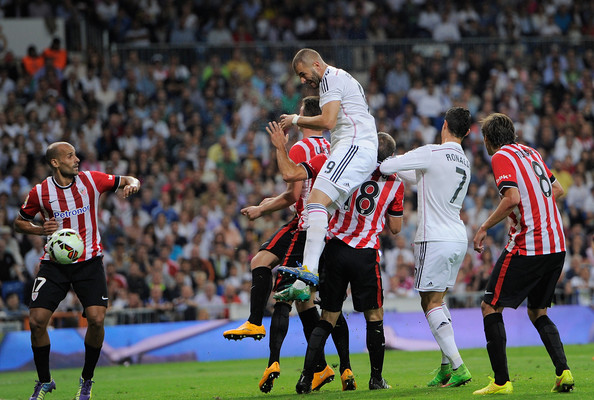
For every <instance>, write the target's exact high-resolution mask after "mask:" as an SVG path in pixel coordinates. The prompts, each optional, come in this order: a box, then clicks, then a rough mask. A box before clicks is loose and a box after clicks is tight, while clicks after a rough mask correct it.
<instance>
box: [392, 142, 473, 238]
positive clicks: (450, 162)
mask: <svg viewBox="0 0 594 400" xmlns="http://www.w3.org/2000/svg"><path fill="white" fill-rule="evenodd" d="M407 170H415V172H416V180H417V186H418V188H417V199H418V210H417V212H418V219H419V226H418V227H417V234H416V236H415V242H416V243H418V242H428V241H446V242H465V243H468V237H467V236H466V227H465V226H464V223H463V222H462V220H461V219H460V209H461V208H462V202H463V201H464V197H465V196H466V191H467V190H468V184H469V182H470V162H469V161H468V158H466V155H465V154H464V151H462V146H460V145H459V144H458V143H455V142H446V143H444V144H440V145H438V144H428V145H425V146H422V147H419V148H417V149H415V150H412V151H409V152H408V153H406V154H404V155H401V156H397V157H393V158H389V159H387V160H386V161H384V162H383V163H382V164H381V166H380V171H381V172H382V173H384V174H392V173H394V172H400V171H407Z"/></svg>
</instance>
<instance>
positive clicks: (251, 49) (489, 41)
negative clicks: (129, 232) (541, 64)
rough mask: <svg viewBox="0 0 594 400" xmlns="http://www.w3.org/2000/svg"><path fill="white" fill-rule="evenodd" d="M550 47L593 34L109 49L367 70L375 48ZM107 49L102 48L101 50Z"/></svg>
mask: <svg viewBox="0 0 594 400" xmlns="http://www.w3.org/2000/svg"><path fill="white" fill-rule="evenodd" d="M552 46H557V47H558V48H559V49H561V50H560V51H561V53H563V52H566V51H567V50H568V49H574V50H575V51H576V52H579V53H581V52H583V51H585V50H587V49H592V48H594V38H592V37H582V38H579V39H574V38H567V37H559V38H544V37H522V38H520V39H518V40H514V41H508V40H504V39H500V38H464V39H462V40H460V41H458V42H436V41H434V40H430V39H419V38H415V39H393V40H385V41H373V40H334V41H294V42H282V43H270V42H252V43H237V44H230V45H217V46H209V45H208V44H206V43H203V42H199V43H188V44H175V43H163V44H151V45H149V46H143V47H139V46H132V45H126V44H121V43H116V44H114V45H113V46H112V48H111V49H110V51H117V52H119V53H120V55H121V56H122V57H123V58H122V59H127V55H128V54H129V53H130V52H132V51H134V52H136V53H137V54H138V56H139V58H140V60H142V61H144V62H147V63H148V62H150V60H151V58H152V57H153V55H155V54H161V55H162V56H164V58H165V62H167V60H168V59H169V56H170V55H171V54H176V55H177V56H178V57H179V59H180V62H181V63H183V64H185V65H192V64H194V63H197V62H199V63H208V61H209V59H210V58H211V57H212V56H213V55H218V56H219V57H220V58H221V61H222V62H223V63H224V62H226V61H227V60H229V59H230V58H231V55H232V53H233V50H234V49H236V48H239V49H242V50H244V51H243V54H244V55H246V58H247V60H248V61H250V60H253V59H254V57H255V56H259V57H260V58H261V59H262V60H263V61H264V62H268V61H271V60H273V59H274V56H275V54H276V53H277V52H278V51H280V52H281V53H282V55H283V60H286V61H287V63H290V61H291V60H292V58H293V55H294V54H295V52H296V51H297V50H299V49H301V48H303V47H311V48H314V49H316V50H317V51H319V52H320V54H322V56H323V57H324V59H325V60H326V61H328V62H329V63H331V64H334V65H337V66H340V67H341V68H344V69H346V70H348V71H352V72H358V73H361V72H368V71H369V69H370V68H371V66H372V65H373V64H374V62H375V60H376V55H377V54H378V53H384V54H385V55H386V56H387V58H388V60H389V59H390V57H391V56H392V55H393V54H394V53H396V52H402V53H404V54H405V55H409V54H413V53H415V54H420V55H422V56H423V57H428V58H430V57H432V56H434V55H435V54H436V53H439V54H440V55H441V57H442V58H443V59H444V60H445V59H447V57H449V56H450V55H451V54H453V52H454V50H455V49H456V48H462V49H464V50H466V54H470V52H473V53H479V54H481V55H482V56H483V60H488V59H490V56H491V55H494V54H496V55H498V56H499V59H500V60H503V61H505V62H509V61H511V62H515V63H517V65H520V64H521V63H522V62H523V61H524V60H523V59H514V54H518V53H516V52H517V51H518V50H521V53H519V55H520V56H522V54H533V53H535V52H540V53H541V54H542V55H543V56H544V55H548V54H550V50H551V47H552ZM106 52H107V50H106Z"/></svg>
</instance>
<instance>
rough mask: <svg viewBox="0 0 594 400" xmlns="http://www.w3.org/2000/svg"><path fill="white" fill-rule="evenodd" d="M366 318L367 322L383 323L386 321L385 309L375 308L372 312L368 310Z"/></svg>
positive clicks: (365, 313)
mask: <svg viewBox="0 0 594 400" xmlns="http://www.w3.org/2000/svg"><path fill="white" fill-rule="evenodd" d="M363 315H364V316H365V321H367V322H374V321H382V320H383V319H384V308H383V307H380V308H375V309H372V310H367V311H365V312H364V313H363Z"/></svg>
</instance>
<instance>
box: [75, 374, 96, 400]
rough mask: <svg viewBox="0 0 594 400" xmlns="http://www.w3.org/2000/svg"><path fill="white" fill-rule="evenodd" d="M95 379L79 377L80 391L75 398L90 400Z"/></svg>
mask: <svg viewBox="0 0 594 400" xmlns="http://www.w3.org/2000/svg"><path fill="white" fill-rule="evenodd" d="M93 383H95V382H94V381H92V380H90V379H83V378H79V379H78V392H76V396H74V400H89V399H90V398H91V390H92V389H93Z"/></svg>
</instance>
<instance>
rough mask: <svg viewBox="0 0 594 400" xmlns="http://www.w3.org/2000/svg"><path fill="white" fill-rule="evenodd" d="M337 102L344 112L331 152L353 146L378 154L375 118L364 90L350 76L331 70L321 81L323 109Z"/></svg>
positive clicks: (332, 141)
mask: <svg viewBox="0 0 594 400" xmlns="http://www.w3.org/2000/svg"><path fill="white" fill-rule="evenodd" d="M336 100H338V101H340V110H339V111H338V117H337V120H336V126H335V127H334V129H332V130H331V131H330V151H331V152H333V151H334V149H336V148H337V147H338V146H351V145H356V146H359V147H366V148H371V149H376V150H377V130H376V127H375V118H373V116H372V115H371V114H370V113H369V106H368V105H367V100H366V99H365V92H364V91H363V87H361V84H360V83H359V82H357V80H356V79H355V78H353V77H352V76H351V75H350V74H349V73H348V72H346V71H344V70H342V69H338V68H335V67H332V66H328V68H326V71H325V72H324V76H323V77H322V80H321V81H320V107H323V106H324V105H325V104H326V103H329V102H331V101H336Z"/></svg>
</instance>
